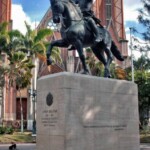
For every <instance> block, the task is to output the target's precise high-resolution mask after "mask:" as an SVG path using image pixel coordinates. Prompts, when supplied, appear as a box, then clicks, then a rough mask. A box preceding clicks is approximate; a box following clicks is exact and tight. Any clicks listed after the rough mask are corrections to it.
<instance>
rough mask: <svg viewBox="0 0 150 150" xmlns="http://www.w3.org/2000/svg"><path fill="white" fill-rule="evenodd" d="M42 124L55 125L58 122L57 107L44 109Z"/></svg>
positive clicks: (46, 125) (45, 125)
mask: <svg viewBox="0 0 150 150" xmlns="http://www.w3.org/2000/svg"><path fill="white" fill-rule="evenodd" d="M42 116H43V117H42V118H41V121H42V124H43V126H44V127H55V126H56V124H57V122H58V111H57V109H50V110H43V112H42Z"/></svg>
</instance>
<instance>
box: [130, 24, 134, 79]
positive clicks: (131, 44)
mask: <svg viewBox="0 0 150 150" xmlns="http://www.w3.org/2000/svg"><path fill="white" fill-rule="evenodd" d="M129 29H130V49H131V69H132V82H134V64H133V43H132V34H131V33H132V30H133V28H132V27H130V28H129Z"/></svg>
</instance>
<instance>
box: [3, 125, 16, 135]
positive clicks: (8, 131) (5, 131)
mask: <svg viewBox="0 0 150 150" xmlns="http://www.w3.org/2000/svg"><path fill="white" fill-rule="evenodd" d="M13 132H14V129H13V128H12V127H2V126H1V127H0V134H12V133H13Z"/></svg>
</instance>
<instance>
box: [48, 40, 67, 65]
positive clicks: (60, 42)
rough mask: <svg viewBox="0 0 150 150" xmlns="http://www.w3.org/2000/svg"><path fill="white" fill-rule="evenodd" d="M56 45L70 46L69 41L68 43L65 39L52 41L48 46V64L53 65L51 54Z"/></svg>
mask: <svg viewBox="0 0 150 150" xmlns="http://www.w3.org/2000/svg"><path fill="white" fill-rule="evenodd" d="M54 46H57V47H68V43H66V42H65V41H64V40H56V41H52V42H51V43H50V45H49V47H48V50H47V53H46V56H47V65H51V64H52V59H51V58H50V56H51V52H52V49H53V47H54Z"/></svg>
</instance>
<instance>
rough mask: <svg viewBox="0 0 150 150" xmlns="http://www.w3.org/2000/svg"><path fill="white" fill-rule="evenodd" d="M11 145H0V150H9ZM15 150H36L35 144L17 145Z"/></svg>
mask: <svg viewBox="0 0 150 150" xmlns="http://www.w3.org/2000/svg"><path fill="white" fill-rule="evenodd" d="M10 145H11V144H0V150H9V146H10ZM17 150H36V144H30V143H29V144H17Z"/></svg>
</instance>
